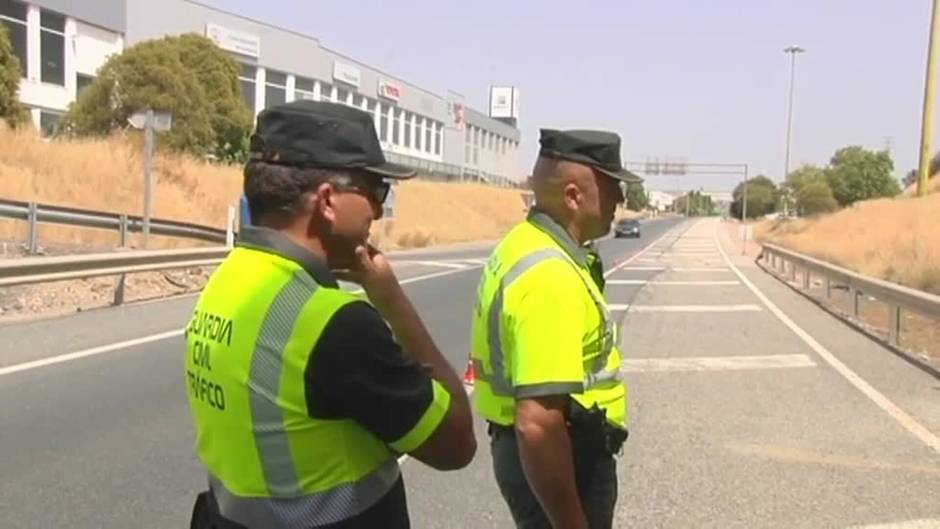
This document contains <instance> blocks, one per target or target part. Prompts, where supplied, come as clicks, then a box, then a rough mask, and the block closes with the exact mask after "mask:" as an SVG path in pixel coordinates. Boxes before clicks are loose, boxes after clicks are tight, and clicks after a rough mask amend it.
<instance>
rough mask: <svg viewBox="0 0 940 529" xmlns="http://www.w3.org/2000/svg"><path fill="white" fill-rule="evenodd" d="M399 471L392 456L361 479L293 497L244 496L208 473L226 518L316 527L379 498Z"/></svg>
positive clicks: (265, 524) (358, 510)
mask: <svg viewBox="0 0 940 529" xmlns="http://www.w3.org/2000/svg"><path fill="white" fill-rule="evenodd" d="M399 474H400V471H399V468H398V462H397V461H396V460H394V459H391V460H389V461H388V462H387V463H385V464H384V465H382V466H381V467H379V468H378V469H376V470H375V471H374V472H372V473H371V474H369V475H368V476H365V477H363V478H362V479H361V480H359V481H357V482H355V483H350V484H347V485H341V486H339V487H335V488H333V489H330V490H328V491H324V492H320V493H316V494H309V495H305V496H299V497H295V498H283V497H282V498H245V497H241V496H236V495H235V494H232V493H231V492H229V491H228V489H226V488H225V486H224V485H223V484H222V482H221V481H220V480H218V479H216V478H215V477H214V476H209V486H210V487H212V494H213V495H214V496H215V499H216V501H217V503H218V505H219V512H220V513H221V514H222V516H223V517H225V518H226V519H228V520H231V521H233V522H236V523H239V524H241V525H244V526H245V527H265V528H277V527H285V528H287V527H292V528H293V527H297V528H305V527H316V526H319V525H327V524H334V523H337V522H341V521H343V520H346V519H348V518H351V517H353V516H355V515H357V514H359V513H361V512H363V511H365V510H366V509H368V508H369V507H371V506H372V505H374V504H375V502H376V498H379V499H381V498H382V497H383V496H385V494H387V493H388V491H389V490H390V489H391V488H392V485H394V484H395V482H396V481H398V477H399Z"/></svg>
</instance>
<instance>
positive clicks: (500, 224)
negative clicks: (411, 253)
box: [372, 181, 526, 248]
mask: <svg viewBox="0 0 940 529" xmlns="http://www.w3.org/2000/svg"><path fill="white" fill-rule="evenodd" d="M395 192H396V193H395V218H393V219H382V220H380V221H379V222H377V223H376V224H375V226H374V228H373V230H372V237H373V241H374V242H376V243H378V244H379V246H380V247H382V248H414V247H422V246H429V245H433V244H447V243H454V242H463V241H480V240H489V239H497V238H499V237H501V236H502V235H504V234H505V233H506V232H507V231H508V229H509V228H511V227H512V226H513V225H514V224H516V223H517V222H519V221H521V220H522V219H523V218H525V214H526V212H525V204H524V202H523V200H522V194H521V192H520V191H518V190H512V189H500V188H493V187H489V186H485V185H481V184H459V183H453V184H444V183H436V182H422V181H409V182H405V183H403V184H400V185H399V186H397V188H396V190H395Z"/></svg>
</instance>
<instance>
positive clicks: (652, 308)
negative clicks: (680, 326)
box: [607, 304, 762, 312]
mask: <svg viewBox="0 0 940 529" xmlns="http://www.w3.org/2000/svg"><path fill="white" fill-rule="evenodd" d="M607 308H608V309H610V310H629V311H630V312H760V311H761V310H762V309H761V308H760V306H758V305H623V304H613V305H608V306H607Z"/></svg>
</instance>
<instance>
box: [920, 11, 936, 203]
mask: <svg viewBox="0 0 940 529" xmlns="http://www.w3.org/2000/svg"><path fill="white" fill-rule="evenodd" d="M938 32H940V0H933V14H932V16H931V18H930V44H929V48H928V49H927V76H926V77H927V78H926V80H925V81H924V108H923V115H922V117H921V128H920V130H921V134H920V165H919V166H918V168H917V196H919V197H923V196H927V179H928V178H930V157H931V152H930V151H931V150H932V149H933V117H934V105H935V102H936V91H937V88H936V85H937V82H936V81H937V76H936V69H937V53H938V50H937V43H938V41H940V38H938V35H937V33H938Z"/></svg>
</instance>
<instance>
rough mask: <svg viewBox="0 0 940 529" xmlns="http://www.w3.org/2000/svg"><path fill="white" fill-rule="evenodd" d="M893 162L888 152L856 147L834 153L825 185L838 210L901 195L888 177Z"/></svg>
mask: <svg viewBox="0 0 940 529" xmlns="http://www.w3.org/2000/svg"><path fill="white" fill-rule="evenodd" d="M893 170H894V162H892V161H891V155H890V154H888V152H887V151H878V152H874V151H868V150H865V149H864V148H862V147H859V146H857V145H854V146H850V147H843V148H841V149H839V150H838V151H836V153H835V155H833V157H832V160H831V161H830V165H829V168H828V169H827V170H826V181H827V182H828V184H829V187H830V188H831V189H832V194H833V196H834V197H835V199H836V201H837V202H839V205H841V206H848V205H850V204H854V203H855V202H858V201H859V200H869V199H872V198H879V197H892V196H895V195H897V194H899V193H900V192H901V188H900V186H899V185H898V181H897V180H895V179H894V177H893V176H891V172H892V171H893Z"/></svg>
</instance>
